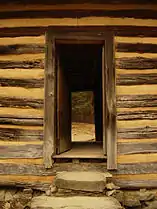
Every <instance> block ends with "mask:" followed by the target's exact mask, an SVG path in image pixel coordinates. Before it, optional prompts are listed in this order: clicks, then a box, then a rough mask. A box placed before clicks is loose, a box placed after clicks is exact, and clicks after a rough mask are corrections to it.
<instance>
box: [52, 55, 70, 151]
mask: <svg viewBox="0 0 157 209" xmlns="http://www.w3.org/2000/svg"><path fill="white" fill-rule="evenodd" d="M56 59H57V141H58V142H57V146H58V149H57V154H60V153H63V152H65V151H67V150H69V149H71V117H70V115H71V114H70V112H71V109H70V108H71V105H70V103H71V101H70V89H69V85H68V83H67V79H66V75H65V69H64V68H63V67H64V66H62V60H61V58H60V56H59V54H58V56H57V58H56Z"/></svg>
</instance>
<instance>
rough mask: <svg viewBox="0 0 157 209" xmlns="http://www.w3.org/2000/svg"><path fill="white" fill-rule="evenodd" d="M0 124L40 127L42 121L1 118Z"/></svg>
mask: <svg viewBox="0 0 157 209" xmlns="http://www.w3.org/2000/svg"><path fill="white" fill-rule="evenodd" d="M0 124H10V125H22V126H42V125H43V119H33V118H32V119H31V118H29V119H28V118H6V117H1V118H0Z"/></svg>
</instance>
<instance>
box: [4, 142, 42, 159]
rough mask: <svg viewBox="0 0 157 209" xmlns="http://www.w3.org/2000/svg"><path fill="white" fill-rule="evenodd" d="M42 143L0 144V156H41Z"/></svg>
mask: <svg viewBox="0 0 157 209" xmlns="http://www.w3.org/2000/svg"><path fill="white" fill-rule="evenodd" d="M42 149H43V148H42V145H40V144H39V145H37V144H36V145H34V144H26V145H18V143H17V144H14V145H8V146H3V145H0V158H1V159H3V158H22V159H23V158H42Z"/></svg>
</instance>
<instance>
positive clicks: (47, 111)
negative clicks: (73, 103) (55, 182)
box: [43, 31, 56, 168]
mask: <svg viewBox="0 0 157 209" xmlns="http://www.w3.org/2000/svg"><path fill="white" fill-rule="evenodd" d="M55 79H56V76H55V40H54V39H53V38H52V37H51V33H50V31H48V32H47V33H46V57H45V102H44V148H43V158H44V165H45V168H51V167H52V155H53V154H55V109H56V104H55V103H56V99H55V98H56V95H55V89H56V88H55V85H56V84H55V83H56V82H55Z"/></svg>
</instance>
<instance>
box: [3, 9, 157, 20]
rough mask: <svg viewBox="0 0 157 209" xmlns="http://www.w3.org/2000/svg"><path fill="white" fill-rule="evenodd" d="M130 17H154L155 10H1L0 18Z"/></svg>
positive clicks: (156, 16) (155, 16)
mask: <svg viewBox="0 0 157 209" xmlns="http://www.w3.org/2000/svg"><path fill="white" fill-rule="evenodd" d="M76 16H77V17H87V16H89V17H90V16H94V17H129V18H130V17H132V18H141V19H156V18H157V15H156V11H153V10H150V9H145V10H141V9H134V10H132V9H130V8H128V10H123V9H119V10H106V11H104V10H103V9H102V8H101V9H100V10H94V9H92V10H90V11H88V10H79V9H78V8H77V9H75V10H68V9H67V10H56V11H55V10H54V11H53V12H52V11H42V10H39V11H18V12H17V11H16V12H1V13H0V19H11V18H49V17H51V18H72V17H76Z"/></svg>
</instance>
